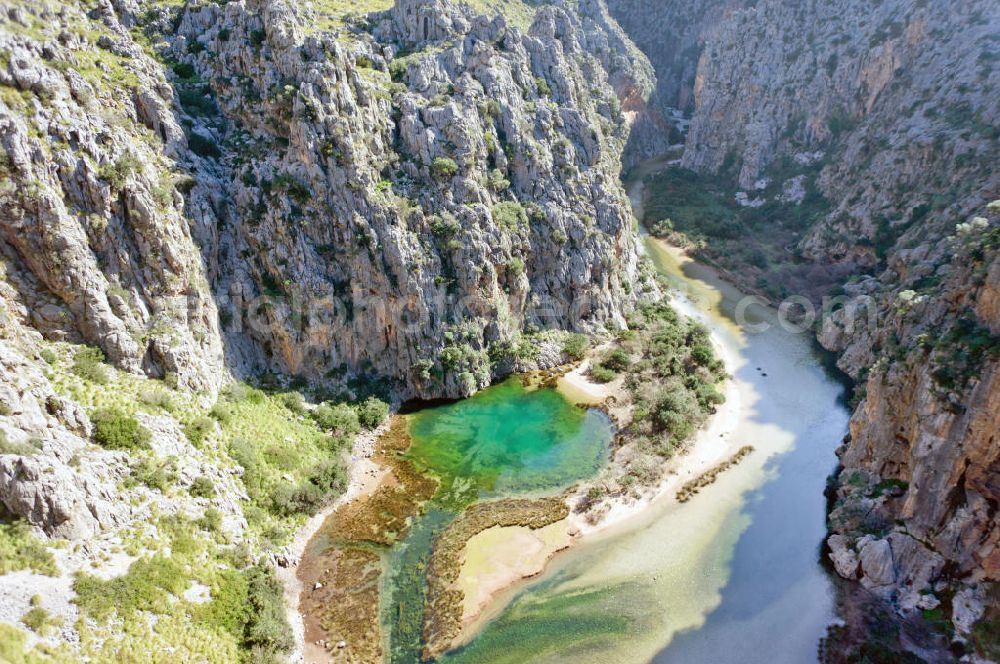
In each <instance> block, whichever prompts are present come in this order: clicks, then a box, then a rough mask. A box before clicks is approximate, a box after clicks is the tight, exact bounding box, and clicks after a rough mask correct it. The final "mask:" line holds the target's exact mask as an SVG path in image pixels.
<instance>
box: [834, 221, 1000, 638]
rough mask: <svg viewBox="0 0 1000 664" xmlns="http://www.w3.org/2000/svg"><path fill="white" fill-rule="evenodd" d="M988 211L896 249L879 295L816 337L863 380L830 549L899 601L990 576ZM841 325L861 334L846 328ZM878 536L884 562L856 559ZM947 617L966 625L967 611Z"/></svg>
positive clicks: (998, 472)
mask: <svg viewBox="0 0 1000 664" xmlns="http://www.w3.org/2000/svg"><path fill="white" fill-rule="evenodd" d="M998 221H1000V220H998V219H993V221H992V223H991V222H990V221H988V220H987V218H985V217H979V218H977V219H975V220H973V221H972V222H968V223H965V224H960V225H959V226H958V228H957V229H956V233H955V234H954V235H953V236H952V237H950V238H948V239H947V240H945V241H943V242H940V243H938V244H937V246H935V247H930V246H928V245H922V246H920V247H918V248H917V249H914V250H910V251H900V252H898V253H897V254H896V255H895V256H894V257H893V259H892V260H891V261H890V266H889V270H887V272H886V274H884V275H882V276H881V277H880V280H879V282H878V283H877V284H876V283H875V282H874V280H872V281H873V282H872V283H870V284H868V286H867V287H866V290H868V291H870V292H871V293H872V294H875V295H876V297H872V296H871V295H868V294H863V293H858V294H856V295H855V296H854V297H853V298H852V300H851V302H850V303H849V304H848V306H846V307H844V308H843V309H841V310H839V311H838V312H837V313H836V314H835V315H834V316H833V317H832V318H831V319H830V320H828V321H827V322H826V326H825V328H824V330H823V331H822V332H821V334H820V340H821V341H823V342H824V343H825V344H827V345H828V346H829V347H831V348H834V349H837V350H840V351H841V352H842V355H841V360H840V364H841V366H842V367H843V368H844V369H845V370H847V371H848V372H849V373H851V374H852V375H853V376H855V377H856V378H859V379H860V380H862V381H864V384H865V392H864V394H865V395H864V398H863V400H862V401H861V403H860V405H859V406H858V409H857V411H856V412H855V413H854V416H853V417H852V418H851V424H850V442H849V443H848V444H847V445H846V446H845V447H844V448H843V449H842V450H841V452H840V456H841V463H842V464H843V470H842V471H841V474H840V489H839V492H838V501H837V505H836V508H835V509H834V510H833V512H832V513H831V515H830V526H831V529H832V530H833V531H834V532H835V533H836V534H834V535H833V536H831V538H830V542H829V543H830V547H831V551H833V554H832V557H833V559H834V561H835V562H836V563H837V569H838V572H840V573H841V574H842V575H845V576H848V578H850V577H852V576H858V577H859V578H860V579H861V581H862V583H863V584H865V585H866V586H868V587H870V588H873V589H877V590H878V591H879V592H880V593H882V594H883V595H884V596H886V597H888V598H890V599H893V600H895V601H896V602H897V604H898V605H899V606H900V607H901V608H903V609H912V608H914V607H919V608H933V607H932V606H930V605H931V604H933V605H935V606H936V604H937V602H938V599H939V598H938V597H936V596H935V595H934V594H933V593H935V592H936V593H937V594H938V595H941V596H942V597H944V596H951V595H954V594H957V593H967V592H970V591H971V592H973V593H974V594H981V593H978V591H977V590H976V588H977V586H978V584H980V583H982V582H992V581H997V580H1000V549H998V543H1000V524H998V522H997V518H996V505H997V501H998V499H1000V492H998V487H1000V440H998V432H1000V382H998V379H997V374H998V369H1000V309H998V308H997V293H998V292H1000V253H998V246H1000V245H998V237H1000V230H998V228H1000V227H998V225H997V222H998ZM883 284H884V285H883ZM869 309H870V310H871V311H872V312H873V314H874V316H873V318H872V319H869V318H868V316H867V313H868V310H869ZM859 314H861V315H859ZM852 317H853V318H854V319H855V320H853V321H852V320H851V318H852ZM851 327H854V328H855V329H856V330H862V331H861V332H860V333H859V332H857V331H856V332H855V333H853V334H847V335H845V334H844V331H845V330H847V329H850V328H851ZM879 542H886V543H887V544H889V545H891V546H890V547H889V549H887V551H888V552H889V553H888V556H889V561H890V563H891V564H887V565H886V566H883V565H881V564H873V563H872V564H866V561H865V555H864V552H865V551H866V550H867V548H868V547H869V546H871V545H873V544H874V543H879ZM904 544H905V546H904ZM851 551H858V552H859V553H860V554H861V559H860V567H859V568H857V570H856V571H855V570H853V569H852V565H851V564H850V562H847V561H848V559H849V558H850V556H851V555H853V554H852V553H850V552H851ZM883 567H884V568H883ZM942 593H944V594H943V595H942ZM976 611H978V613H977V614H976V617H978V614H980V613H981V612H982V604H978V605H976V610H974V611H973V613H976ZM965 613H966V614H967V613H968V611H966V612H965ZM961 615H965V614H961ZM954 617H955V619H956V627H957V628H958V629H959V632H960V633H963V632H965V633H967V632H968V630H969V627H970V625H971V622H974V619H973V620H972V621H969V620H967V619H966V618H967V616H965V617H964V618H962V620H958V618H959V617H960V614H959V613H957V612H956V613H955V614H954ZM959 623H964V624H959Z"/></svg>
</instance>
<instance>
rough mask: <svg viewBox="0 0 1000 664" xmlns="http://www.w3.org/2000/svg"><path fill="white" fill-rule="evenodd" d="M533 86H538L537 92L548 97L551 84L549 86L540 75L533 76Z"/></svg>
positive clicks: (550, 92) (550, 91)
mask: <svg viewBox="0 0 1000 664" xmlns="http://www.w3.org/2000/svg"><path fill="white" fill-rule="evenodd" d="M535 86H536V87H537V88H538V94H540V95H542V96H543V97H548V96H549V95H551V94H552V86H550V85H549V82H548V81H546V80H545V79H544V78H542V77H541V76H536V77H535Z"/></svg>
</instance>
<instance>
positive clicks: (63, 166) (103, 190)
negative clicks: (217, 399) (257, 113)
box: [0, 5, 225, 389]
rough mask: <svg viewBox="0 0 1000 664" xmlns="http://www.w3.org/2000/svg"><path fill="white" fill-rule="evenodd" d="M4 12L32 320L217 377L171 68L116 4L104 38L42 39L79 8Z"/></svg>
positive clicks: (23, 301) (14, 252) (10, 144)
mask: <svg viewBox="0 0 1000 664" xmlns="http://www.w3.org/2000/svg"><path fill="white" fill-rule="evenodd" d="M0 20H3V21H4V23H3V30H2V31H0V51H2V52H3V53H4V54H5V57H4V61H3V62H2V63H0V86H3V87H2V89H3V90H4V95H3V96H2V97H0V143H2V146H3V153H4V155H3V160H2V162H0V172H2V175H3V179H2V184H0V208H2V209H3V214H2V215H0V255H2V257H3V260H4V261H5V263H6V266H7V278H8V280H9V281H10V282H11V283H13V284H15V291H16V293H15V294H14V297H15V298H16V299H17V308H18V310H19V311H20V312H21V313H22V314H23V316H22V319H21V322H22V323H23V324H25V325H28V326H32V327H35V328H37V329H40V330H42V331H43V332H44V333H45V334H46V336H47V337H49V338H51V339H56V340H71V341H77V342H79V341H83V342H86V343H90V344H92V345H95V346H100V347H101V349H103V351H104V353H105V354H106V355H107V356H108V358H109V359H110V360H111V361H113V362H114V363H115V364H117V365H119V366H121V367H124V368H127V369H129V370H131V371H144V372H146V373H148V374H150V375H156V376H165V375H168V374H172V375H174V376H176V378H177V380H178V382H179V383H180V384H182V385H185V386H188V387H192V388H195V389H204V388H212V387H214V386H215V385H217V384H218V382H219V381H220V380H221V379H222V378H223V377H224V375H225V373H224V371H223V370H222V367H223V362H222V344H221V340H220V337H219V332H218V328H217V324H216V320H217V314H216V310H215V304H214V300H213V297H212V293H211V289H210V287H209V284H208V281H207V280H206V278H205V272H204V269H203V264H202V255H201V252H200V250H199V248H198V247H197V245H196V244H195V242H194V241H193V238H192V231H191V228H190V227H189V221H188V220H187V219H185V217H184V214H183V202H182V201H183V199H182V195H181V193H180V192H179V191H178V187H183V186H185V184H184V183H191V182H192V181H191V179H190V176H189V175H188V173H189V172H190V169H188V168H186V166H185V164H184V163H183V162H182V161H180V160H179V158H178V155H179V154H181V153H182V152H183V151H185V150H186V141H185V135H184V132H183V131H182V130H181V128H180V126H179V125H178V122H177V120H176V119H175V117H174V114H173V111H172V91H171V88H170V86H169V85H167V84H166V81H165V80H164V78H163V75H162V73H161V69H160V66H159V65H157V64H156V63H153V62H152V61H150V60H149V59H148V58H147V57H146V56H145V55H144V54H143V52H142V50H141V49H139V47H138V46H137V45H136V44H135V43H134V42H133V41H132V39H131V36H130V35H129V33H128V32H127V31H126V30H125V28H124V27H123V26H122V24H121V22H120V21H119V19H118V16H117V15H116V14H115V12H114V11H113V10H112V9H111V7H110V5H101V7H100V8H99V9H98V10H96V13H95V16H94V20H93V21H92V24H93V30H94V31H95V32H96V33H97V34H98V35H99V37H92V38H91V39H93V40H95V41H96V43H94V41H89V40H88V38H87V37H85V36H83V35H82V34H80V33H78V32H70V31H64V32H63V33H62V34H61V35H60V37H59V38H58V39H55V40H51V41H40V40H38V39H36V38H35V37H34V32H33V31H34V30H35V26H36V24H38V23H41V22H52V21H63V22H66V23H67V24H69V23H72V22H74V21H81V20H84V17H83V15H82V12H81V10H79V9H74V8H71V7H65V6H58V5H57V6H55V7H54V8H46V7H45V6H42V7H40V8H39V9H38V11H37V12H34V13H29V12H27V11H26V10H25V8H23V7H17V6H15V7H13V8H11V9H9V10H7V11H6V15H5V16H4V17H3V18H2V19H0ZM193 198H194V200H197V199H198V194H195V195H194V197H193Z"/></svg>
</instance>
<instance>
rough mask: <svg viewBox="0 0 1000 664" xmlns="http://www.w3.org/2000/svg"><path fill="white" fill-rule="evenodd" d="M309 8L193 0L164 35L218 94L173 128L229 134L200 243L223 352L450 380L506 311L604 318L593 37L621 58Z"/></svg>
mask: <svg viewBox="0 0 1000 664" xmlns="http://www.w3.org/2000/svg"><path fill="white" fill-rule="evenodd" d="M309 24H310V20H309V19H307V18H305V15H303V16H299V12H298V10H297V9H296V8H295V5H293V4H291V3H282V2H267V3H262V4H256V3H254V2H248V3H246V4H244V3H229V4H227V5H225V6H219V5H214V4H206V5H202V6H200V7H190V8H188V9H187V10H186V11H185V12H184V13H183V15H182V17H181V20H180V23H179V27H178V30H177V36H176V38H175V40H174V41H173V44H172V47H171V49H172V50H171V52H172V53H173V54H174V55H175V57H177V59H178V60H180V61H182V62H184V63H189V64H190V65H192V68H193V70H194V71H195V72H197V76H199V77H200V79H201V80H204V81H206V82H207V87H205V88H203V92H204V94H206V96H207V97H209V98H211V100H212V102H211V103H213V104H215V105H217V106H218V109H219V112H218V114H217V115H215V114H211V113H210V114H206V117H202V118H192V122H193V128H192V131H193V132H201V134H203V135H205V136H206V137H207V140H208V141H209V142H211V143H212V144H221V145H224V146H230V147H228V148H227V149H225V150H224V151H223V153H222V154H221V156H218V157H217V160H218V161H219V162H220V169H221V171H222V177H221V181H222V183H224V184H223V185H222V186H223V188H224V190H225V191H226V192H227V196H226V198H225V200H224V202H223V204H222V205H223V212H224V214H221V215H219V216H218V217H217V218H218V228H219V233H218V236H217V239H216V238H213V239H215V240H216V242H214V243H213V244H211V245H210V249H209V252H210V253H217V255H218V262H219V266H218V270H217V275H218V276H217V278H216V281H217V288H216V290H217V293H218V295H219V298H220V301H221V302H222V305H221V306H222V308H223V310H224V311H225V312H231V315H230V316H228V317H227V321H228V326H227V331H228V335H229V337H230V338H231V339H233V343H232V348H233V349H234V351H235V352H234V357H238V358H239V361H240V362H241V363H244V364H245V365H246V366H250V367H256V368H260V369H274V370H277V371H280V372H285V373H290V374H294V375H301V376H304V377H307V378H309V379H312V380H320V379H322V378H323V377H324V376H327V375H329V374H330V373H331V372H332V373H337V372H343V371H350V372H356V373H369V374H372V375H379V376H387V377H389V378H392V379H395V380H396V381H398V387H399V390H400V393H401V394H402V395H403V396H421V397H435V396H442V395H447V396H461V395H467V394H470V393H471V392H473V391H475V390H476V389H479V388H481V387H483V386H485V385H486V384H488V382H489V380H490V379H491V368H490V362H489V359H488V357H487V352H488V351H489V349H491V348H497V347H499V346H501V345H503V344H507V345H510V344H511V343H514V342H517V341H518V337H519V336H520V334H521V331H522V330H523V329H524V328H525V326H526V325H529V326H534V327H536V328H537V327H561V328H577V329H588V328H592V327H594V326H597V325H603V324H604V323H605V322H610V323H620V322H621V321H622V320H623V318H622V317H623V313H624V311H625V310H626V309H627V307H628V302H629V297H630V296H629V293H628V290H629V289H630V287H631V285H632V284H633V283H634V282H635V278H636V275H637V271H636V266H637V259H636V249H635V244H634V242H635V241H634V237H633V235H632V232H631V226H630V221H629V214H628V206H627V204H626V202H625V198H624V194H623V192H622V189H621V186H620V185H619V183H618V180H617V173H618V171H619V170H620V161H619V158H620V157H619V155H620V152H621V147H622V145H623V143H624V139H625V134H626V127H625V124H624V118H623V115H622V113H621V105H620V103H619V100H618V98H617V96H616V95H615V92H614V90H613V89H612V87H611V85H610V84H609V82H608V73H607V71H606V69H605V66H604V65H602V61H601V57H602V55H603V56H604V58H605V62H606V63H607V64H608V65H609V66H610V64H612V63H613V64H616V65H618V66H619V67H621V68H625V67H627V65H620V64H619V63H618V62H617V58H616V57H614V55H613V54H614V44H613V43H610V42H609V38H608V33H606V32H604V31H602V30H601V29H600V27H599V26H598V25H597V24H596V23H595V22H594V21H592V20H589V19H588V18H586V14H584V15H583V17H582V18H581V17H578V16H577V15H576V14H570V13H567V12H566V11H564V10H562V9H559V8H555V7H545V8H543V9H541V10H539V11H538V14H537V17H536V18H535V20H534V23H533V24H532V27H531V28H530V30H528V32H527V33H525V32H522V31H521V29H519V28H518V27H516V26H513V25H508V23H507V22H506V21H505V20H504V18H503V17H499V16H497V17H486V16H477V15H475V14H474V13H473V12H472V11H471V10H469V9H468V8H459V7H458V6H452V5H448V4H444V3H440V2H427V1H421V2H415V1H413V0H404V1H403V2H399V3H397V5H396V6H395V7H394V8H393V9H392V10H391V11H389V12H384V13H380V14H372V15H369V16H367V17H366V18H365V19H364V21H362V22H360V23H357V24H355V25H353V26H349V27H348V28H345V31H344V32H342V33H338V34H330V33H321V32H316V33H310V32H309V31H308V30H307V26H308V25H309ZM194 45H197V46H196V47H195V48H192V46H194ZM248 45H249V46H248ZM618 76H619V77H620V74H618Z"/></svg>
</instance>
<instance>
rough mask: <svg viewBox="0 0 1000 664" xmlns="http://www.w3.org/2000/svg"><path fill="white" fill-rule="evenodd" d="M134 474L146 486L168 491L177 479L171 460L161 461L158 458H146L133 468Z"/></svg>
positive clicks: (163, 491) (162, 491)
mask: <svg viewBox="0 0 1000 664" xmlns="http://www.w3.org/2000/svg"><path fill="white" fill-rule="evenodd" d="M132 476H133V477H134V478H135V479H136V481H139V482H142V483H143V484H145V485H146V486H148V487H150V488H153V489H158V490H159V491H160V492H161V493H166V492H167V490H168V489H169V488H170V486H171V485H172V484H173V483H174V482H176V481H177V473H176V472H175V471H174V465H173V463H172V462H171V461H167V462H163V463H161V462H159V461H157V460H156V459H150V458H145V459H143V460H142V461H140V462H139V463H138V464H136V465H135V467H134V468H132Z"/></svg>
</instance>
